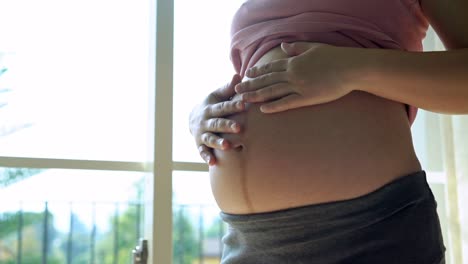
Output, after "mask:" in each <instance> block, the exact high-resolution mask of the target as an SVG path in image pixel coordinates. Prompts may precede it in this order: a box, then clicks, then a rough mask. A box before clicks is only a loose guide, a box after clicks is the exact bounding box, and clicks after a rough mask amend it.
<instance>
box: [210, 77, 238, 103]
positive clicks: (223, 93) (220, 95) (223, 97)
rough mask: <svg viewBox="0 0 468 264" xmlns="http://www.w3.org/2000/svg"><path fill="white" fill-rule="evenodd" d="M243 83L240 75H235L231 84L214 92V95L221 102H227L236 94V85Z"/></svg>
mask: <svg viewBox="0 0 468 264" xmlns="http://www.w3.org/2000/svg"><path fill="white" fill-rule="evenodd" d="M241 81H242V77H241V76H240V75H239V74H237V73H236V74H234V75H233V76H232V79H231V82H229V83H227V84H225V85H224V86H222V87H220V88H218V89H216V90H215V91H213V93H212V94H213V95H214V96H215V97H216V98H217V99H218V100H220V101H227V100H229V98H231V97H232V96H234V95H235V94H236V91H235V90H234V87H235V86H236V84H238V83H240V82H241Z"/></svg>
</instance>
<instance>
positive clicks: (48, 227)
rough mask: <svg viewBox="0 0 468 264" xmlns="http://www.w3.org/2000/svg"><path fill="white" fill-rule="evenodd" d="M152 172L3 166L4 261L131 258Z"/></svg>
mask: <svg viewBox="0 0 468 264" xmlns="http://www.w3.org/2000/svg"><path fill="white" fill-rule="evenodd" d="M148 175H150V174H147V173H139V172H115V171H84V170H57V169H49V170H36V169H21V168H0V201H8V203H5V202H2V203H0V241H2V243H1V245H0V253H1V254H2V259H1V261H0V262H2V261H6V263H19V262H20V263H41V260H42V259H43V258H46V259H47V263H68V262H67V260H73V263H130V261H131V259H130V253H129V252H131V249H133V248H134V247H135V245H136V244H137V241H138V238H139V237H140V236H141V234H143V225H142V224H141V223H142V219H143V217H142V216H143V213H144V206H143V203H142V202H143V200H142V191H143V187H144V185H143V183H144V181H145V178H146V177H147V176H148ZM3 242H5V243H3ZM4 252H9V253H8V254H6V255H5V254H3V253H4ZM20 260H21V261H20ZM114 260H115V262H113V261H114ZM2 263H3V262H2Z"/></svg>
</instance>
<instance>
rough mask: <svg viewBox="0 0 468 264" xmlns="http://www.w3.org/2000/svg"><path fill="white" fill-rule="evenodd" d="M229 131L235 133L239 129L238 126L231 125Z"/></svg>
mask: <svg viewBox="0 0 468 264" xmlns="http://www.w3.org/2000/svg"><path fill="white" fill-rule="evenodd" d="M231 129H232V130H234V131H237V130H238V129H239V125H238V124H232V125H231Z"/></svg>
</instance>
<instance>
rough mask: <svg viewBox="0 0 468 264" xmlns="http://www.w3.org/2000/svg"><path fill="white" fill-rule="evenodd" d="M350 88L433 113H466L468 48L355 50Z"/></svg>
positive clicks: (467, 110)
mask: <svg viewBox="0 0 468 264" xmlns="http://www.w3.org/2000/svg"><path fill="white" fill-rule="evenodd" d="M353 58H354V60H355V62H353V63H354V64H355V67H352V68H353V69H354V70H353V73H352V74H351V75H350V76H351V77H350V78H351V80H350V82H349V83H350V85H351V86H352V87H350V89H352V90H361V91H366V92H369V93H372V94H375V95H377V96H380V97H384V98H387V99H391V100H394V101H398V102H402V103H406V104H409V105H413V106H416V107H418V108H422V109H425V110H428V111H432V112H438V113H445V114H468V49H458V50H450V51H439V52H437V51H434V52H405V51H398V50H388V49H357V51H356V54H355V57H353Z"/></svg>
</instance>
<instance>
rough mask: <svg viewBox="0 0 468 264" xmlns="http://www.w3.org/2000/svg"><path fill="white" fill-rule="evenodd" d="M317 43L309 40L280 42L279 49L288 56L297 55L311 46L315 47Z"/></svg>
mask: <svg viewBox="0 0 468 264" xmlns="http://www.w3.org/2000/svg"><path fill="white" fill-rule="evenodd" d="M318 45H320V44H318V43H310V42H295V43H286V42H283V43H281V49H282V50H283V51H284V52H285V53H286V54H287V55H289V56H297V55H300V54H302V53H304V52H306V51H308V50H309V49H311V48H314V47H317V46H318Z"/></svg>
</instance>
